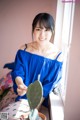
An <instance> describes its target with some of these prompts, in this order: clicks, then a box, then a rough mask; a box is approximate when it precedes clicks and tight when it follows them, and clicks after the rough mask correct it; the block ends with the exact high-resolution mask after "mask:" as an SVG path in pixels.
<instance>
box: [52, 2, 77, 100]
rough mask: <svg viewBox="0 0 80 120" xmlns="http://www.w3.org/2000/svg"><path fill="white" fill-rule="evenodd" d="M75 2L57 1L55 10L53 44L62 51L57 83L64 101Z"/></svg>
mask: <svg viewBox="0 0 80 120" xmlns="http://www.w3.org/2000/svg"><path fill="white" fill-rule="evenodd" d="M74 9H75V2H73V1H72V2H63V1H62V0H58V1H57V12H56V25H55V38H54V44H55V45H56V46H58V48H59V49H60V50H62V52H63V56H64V61H63V75H62V80H61V83H60V85H59V92H60V95H61V97H62V100H63V101H65V96H66V87H67V75H68V62H69V56H70V55H69V51H70V46H71V40H72V28H73V18H74Z"/></svg>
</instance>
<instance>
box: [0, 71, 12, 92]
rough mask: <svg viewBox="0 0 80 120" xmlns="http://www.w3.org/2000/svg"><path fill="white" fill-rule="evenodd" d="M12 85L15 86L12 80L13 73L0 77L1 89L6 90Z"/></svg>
mask: <svg viewBox="0 0 80 120" xmlns="http://www.w3.org/2000/svg"><path fill="white" fill-rule="evenodd" d="M12 86H13V81H12V77H11V73H10V72H9V73H8V74H6V75H5V76H4V77H2V78H1V79H0V90H5V89H7V88H9V87H12Z"/></svg>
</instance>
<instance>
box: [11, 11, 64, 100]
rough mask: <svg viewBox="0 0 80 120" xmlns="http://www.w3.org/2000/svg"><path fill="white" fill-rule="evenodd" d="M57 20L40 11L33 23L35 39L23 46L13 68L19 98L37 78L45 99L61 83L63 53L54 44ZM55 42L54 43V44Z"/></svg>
mask: <svg viewBox="0 0 80 120" xmlns="http://www.w3.org/2000/svg"><path fill="white" fill-rule="evenodd" d="M54 28H55V25H54V19H53V17H52V16H51V15H50V14H48V13H39V14H38V15H36V17H35V18H34V20H33V23H32V38H33V40H32V42H31V43H28V44H24V45H22V46H21V47H20V49H19V50H18V52H17V54H16V58H15V68H14V70H13V71H12V78H13V82H14V91H15V92H16V93H17V94H18V97H17V98H16V101H17V100H19V99H26V95H25V93H26V91H27V87H28V86H29V85H30V83H33V82H34V81H35V80H37V79H38V75H40V81H41V83H42V86H43V98H47V97H48V95H49V93H50V92H51V90H52V89H53V88H54V87H55V85H56V84H57V83H58V82H59V80H60V78H61V76H60V73H61V69H62V53H61V52H60V51H59V50H58V48H56V47H55V46H54V44H53V38H54ZM51 41H52V43H51Z"/></svg>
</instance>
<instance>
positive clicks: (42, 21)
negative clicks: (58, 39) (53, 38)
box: [38, 19, 52, 30]
mask: <svg viewBox="0 0 80 120" xmlns="http://www.w3.org/2000/svg"><path fill="white" fill-rule="evenodd" d="M38 25H39V27H40V28H43V27H45V28H46V29H50V30H52V28H51V24H50V23H49V21H48V20H46V19H40V20H39V21H38Z"/></svg>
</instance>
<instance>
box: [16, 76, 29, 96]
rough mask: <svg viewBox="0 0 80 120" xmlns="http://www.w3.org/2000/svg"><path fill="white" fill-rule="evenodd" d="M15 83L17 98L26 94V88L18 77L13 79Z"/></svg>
mask: <svg viewBox="0 0 80 120" xmlns="http://www.w3.org/2000/svg"><path fill="white" fill-rule="evenodd" d="M15 82H16V84H17V87H18V88H17V93H18V95H19V96H23V95H25V94H26V92H27V86H26V85H25V84H24V83H23V80H22V78H21V77H20V76H17V77H16V79H15Z"/></svg>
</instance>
